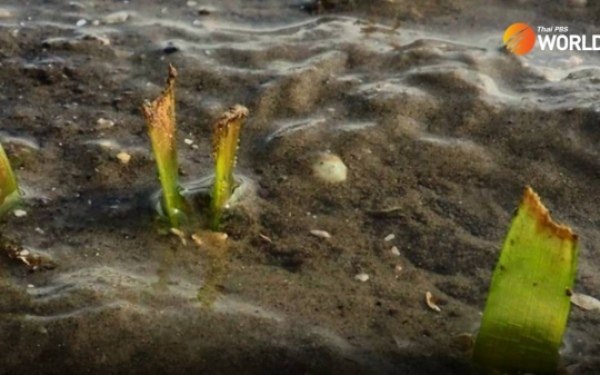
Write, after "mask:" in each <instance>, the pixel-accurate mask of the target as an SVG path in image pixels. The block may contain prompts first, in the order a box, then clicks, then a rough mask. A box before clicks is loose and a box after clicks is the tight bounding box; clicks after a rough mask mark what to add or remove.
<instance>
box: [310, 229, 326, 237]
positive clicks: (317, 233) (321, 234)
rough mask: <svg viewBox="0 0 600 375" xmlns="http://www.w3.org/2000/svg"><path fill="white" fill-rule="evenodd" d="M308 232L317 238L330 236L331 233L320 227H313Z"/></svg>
mask: <svg viewBox="0 0 600 375" xmlns="http://www.w3.org/2000/svg"><path fill="white" fill-rule="evenodd" d="M310 234H312V235H313V236H315V237H319V238H331V234H329V232H326V231H324V230H320V229H313V230H311V231H310Z"/></svg>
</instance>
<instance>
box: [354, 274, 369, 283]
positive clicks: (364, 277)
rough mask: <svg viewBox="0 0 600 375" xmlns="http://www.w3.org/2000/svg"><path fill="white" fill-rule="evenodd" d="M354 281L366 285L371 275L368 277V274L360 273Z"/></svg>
mask: <svg viewBox="0 0 600 375" xmlns="http://www.w3.org/2000/svg"><path fill="white" fill-rule="evenodd" d="M354 279H356V280H358V281H360V282H362V283H364V282H367V281H369V275H367V274H366V273H359V274H358V275H356V276H354Z"/></svg>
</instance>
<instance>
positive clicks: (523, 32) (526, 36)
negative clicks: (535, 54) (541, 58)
mask: <svg viewBox="0 0 600 375" xmlns="http://www.w3.org/2000/svg"><path fill="white" fill-rule="evenodd" d="M502 40H503V41H504V46H505V47H506V49H508V50H509V51H510V52H512V53H514V54H516V55H524V54H526V53H528V52H529V51H531V49H532V48H533V46H534V45H535V31H533V29H532V28H531V26H529V25H528V24H526V23H523V22H518V23H513V24H512V25H510V26H509V27H507V28H506V31H504V37H503V38H502Z"/></svg>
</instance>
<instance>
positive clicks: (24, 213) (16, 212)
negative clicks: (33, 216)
mask: <svg viewBox="0 0 600 375" xmlns="http://www.w3.org/2000/svg"><path fill="white" fill-rule="evenodd" d="M13 214H14V215H15V216H16V217H23V216H27V211H25V210H21V209H18V210H14V211H13Z"/></svg>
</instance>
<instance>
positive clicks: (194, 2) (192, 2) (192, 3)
mask: <svg viewBox="0 0 600 375" xmlns="http://www.w3.org/2000/svg"><path fill="white" fill-rule="evenodd" d="M186 5H187V6H188V7H190V8H193V7H195V6H198V2H197V1H193V0H190V1H188V2H187V3H186Z"/></svg>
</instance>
